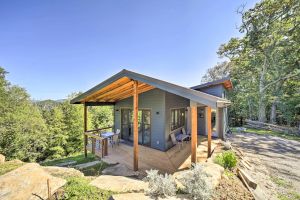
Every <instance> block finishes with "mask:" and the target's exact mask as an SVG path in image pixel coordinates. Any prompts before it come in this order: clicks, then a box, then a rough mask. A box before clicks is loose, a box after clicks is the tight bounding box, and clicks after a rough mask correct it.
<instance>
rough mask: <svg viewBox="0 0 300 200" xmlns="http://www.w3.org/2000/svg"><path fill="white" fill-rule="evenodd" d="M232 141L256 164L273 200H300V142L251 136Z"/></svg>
mask: <svg viewBox="0 0 300 200" xmlns="http://www.w3.org/2000/svg"><path fill="white" fill-rule="evenodd" d="M228 139H229V140H230V141H231V142H232V145H233V146H236V147H239V148H240V149H241V150H242V151H243V152H244V153H246V155H247V157H249V158H250V159H251V160H252V164H254V165H255V169H256V172H257V174H258V176H257V177H255V179H256V180H257V181H258V184H260V185H261V186H262V189H263V191H264V192H265V193H266V194H267V196H268V198H269V199H277V198H279V199H297V200H299V199H300V194H299V191H300V142H297V141H293V140H287V139H283V138H279V137H274V136H268V135H256V134H250V133H239V134H234V135H231V136H230V137H228Z"/></svg>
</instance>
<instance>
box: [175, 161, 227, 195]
mask: <svg viewBox="0 0 300 200" xmlns="http://www.w3.org/2000/svg"><path fill="white" fill-rule="evenodd" d="M202 166H203V172H206V173H207V174H208V175H209V177H207V179H208V181H209V182H210V183H211V184H212V187H213V188H216V187H217V185H218V184H219V182H220V180H221V178H222V174H223V172H224V168H223V167H221V166H220V165H217V164H215V163H211V162H209V163H203V164H202ZM189 172H190V170H184V171H179V172H175V173H174V174H173V177H174V179H175V182H176V184H177V188H179V189H183V188H184V186H183V185H182V183H181V182H180V180H181V179H182V178H183V177H185V176H187V175H188V174H189Z"/></svg>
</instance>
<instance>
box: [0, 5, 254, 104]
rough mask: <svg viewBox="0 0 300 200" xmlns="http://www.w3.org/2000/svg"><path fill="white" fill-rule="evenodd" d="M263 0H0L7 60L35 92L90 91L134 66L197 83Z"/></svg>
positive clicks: (2, 59) (39, 95)
mask: <svg viewBox="0 0 300 200" xmlns="http://www.w3.org/2000/svg"><path fill="white" fill-rule="evenodd" d="M255 2H257V1H255V0H244V1H242V0H234V1H232V0H227V1H224V0H216V1H208V0H206V1H205V0H151V1H150V0H119V1H117V0H105V1H104V0H103V1H100V0H89V1H84V0H75V1H74V0H51V1H50V0H49V1H39V0H36V1H30V0H28V1H27V0H26V1H16V0H12V1H5V0H0V66H2V67H4V68H5V70H6V71H8V72H9V75H8V76H7V78H8V80H9V81H10V82H11V83H13V84H17V85H19V86H22V87H24V88H26V90H27V91H28V92H29V93H30V95H31V97H32V98H33V99H37V100H41V99H61V98H65V97H66V96H67V95H69V94H70V93H72V92H76V91H85V90H87V89H89V88H91V87H92V86H94V85H96V84H98V83H99V82H101V81H103V80H105V79H106V78H108V77H110V76H111V75H113V74H115V73H117V72H119V71H120V70H122V69H124V68H126V69H128V70H133V71H136V72H139V73H142V74H145V75H149V76H153V77H155V78H159V79H163V80H166V81H170V82H173V83H176V84H179V85H182V86H193V85H197V84H199V83H200V81H201V77H202V76H203V75H204V73H205V72H206V70H207V69H208V68H210V67H212V66H214V65H215V64H216V63H217V62H219V61H220V59H219V58H218V56H217V54H216V51H217V50H218V48H219V46H220V44H222V43H225V42H227V41H228V40H229V39H230V38H231V37H237V36H240V34H239V32H238V30H237V29H236V27H237V25H239V24H240V16H239V15H237V14H236V12H235V11H236V9H237V8H238V7H239V6H240V5H241V4H244V3H247V6H246V8H250V7H253V6H254V4H255Z"/></svg>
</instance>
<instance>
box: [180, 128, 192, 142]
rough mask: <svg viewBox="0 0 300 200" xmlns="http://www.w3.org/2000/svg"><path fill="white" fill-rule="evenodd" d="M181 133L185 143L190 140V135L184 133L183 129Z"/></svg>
mask: <svg viewBox="0 0 300 200" xmlns="http://www.w3.org/2000/svg"><path fill="white" fill-rule="evenodd" d="M181 131H182V134H183V135H184V136H185V137H184V140H186V141H189V140H191V135H190V134H187V133H186V131H185V128H182V129H181Z"/></svg>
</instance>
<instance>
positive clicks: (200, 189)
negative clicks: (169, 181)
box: [180, 164, 212, 200]
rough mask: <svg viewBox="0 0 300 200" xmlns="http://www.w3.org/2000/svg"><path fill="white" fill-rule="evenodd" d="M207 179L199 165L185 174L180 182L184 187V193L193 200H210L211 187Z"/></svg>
mask: <svg viewBox="0 0 300 200" xmlns="http://www.w3.org/2000/svg"><path fill="white" fill-rule="evenodd" d="M208 177H209V175H208V174H207V173H206V172H204V171H203V167H202V166H201V164H196V165H193V168H192V169H191V170H189V171H187V172H186V174H185V175H184V176H183V178H182V179H181V180H180V182H181V183H182V184H183V186H184V191H185V192H186V193H188V194H190V195H191V196H192V197H193V199H200V200H205V199H210V197H211V195H212V185H211V182H210V181H209V179H208Z"/></svg>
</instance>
